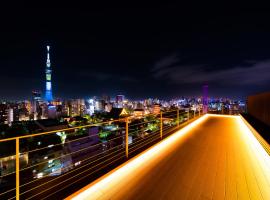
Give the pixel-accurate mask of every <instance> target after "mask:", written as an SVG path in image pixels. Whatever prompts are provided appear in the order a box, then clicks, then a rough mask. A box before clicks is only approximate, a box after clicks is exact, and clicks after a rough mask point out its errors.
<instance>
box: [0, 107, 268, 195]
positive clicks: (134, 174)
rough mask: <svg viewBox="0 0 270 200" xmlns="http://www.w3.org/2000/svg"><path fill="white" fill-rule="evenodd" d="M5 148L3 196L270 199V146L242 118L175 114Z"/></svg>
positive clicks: (27, 139)
mask: <svg viewBox="0 0 270 200" xmlns="http://www.w3.org/2000/svg"><path fill="white" fill-rule="evenodd" d="M146 118H147V119H146ZM97 127H98V128H97ZM59 138H60V139H61V140H59ZM5 143H7V144H8V146H7V147H14V148H13V149H12V148H11V150H10V155H8V156H6V157H5V158H2V159H1V165H3V162H6V160H7V159H8V160H9V163H11V164H13V166H14V169H12V168H10V171H9V172H6V173H2V175H1V176H0V199H15V198H16V199H19V198H21V199H57V198H58V199H59V198H60V199H61V198H67V199H99V200H100V199H225V198H226V199H270V156H269V155H270V147H269V144H268V143H267V142H265V140H264V139H263V138H262V137H261V136H260V135H259V133H257V132H256V131H255V130H254V129H253V128H252V127H251V126H250V125H249V123H248V122H247V121H246V120H245V119H244V118H243V117H242V116H230V115H213V114H205V115H203V116H200V113H195V112H194V113H192V112H191V113H189V112H188V113H186V112H180V111H179V110H172V111H166V112H162V113H160V114H158V115H154V116H147V117H144V118H138V119H132V118H124V119H119V120H113V121H108V122H100V123H98V124H90V125H84V126H80V127H74V128H68V129H63V130H57V131H50V132H45V133H38V134H33V135H25V136H21V137H16V138H8V139H2V140H0V145H2V146H3V144H5ZM26 147H27V148H26ZM30 147H31V148H30ZM5 159H6V160H5Z"/></svg>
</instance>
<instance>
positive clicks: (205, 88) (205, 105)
mask: <svg viewBox="0 0 270 200" xmlns="http://www.w3.org/2000/svg"><path fill="white" fill-rule="evenodd" d="M207 111H208V85H204V86H203V113H207Z"/></svg>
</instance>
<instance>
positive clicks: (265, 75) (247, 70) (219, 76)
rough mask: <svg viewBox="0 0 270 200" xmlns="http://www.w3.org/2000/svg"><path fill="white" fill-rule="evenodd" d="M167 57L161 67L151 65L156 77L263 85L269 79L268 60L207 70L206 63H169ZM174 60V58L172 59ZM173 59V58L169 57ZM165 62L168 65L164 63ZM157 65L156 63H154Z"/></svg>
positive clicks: (173, 81) (171, 80)
mask: <svg viewBox="0 0 270 200" xmlns="http://www.w3.org/2000/svg"><path fill="white" fill-rule="evenodd" d="M166 60H167V58H166V59H165V60H163V61H161V62H160V63H161V65H162V67H160V68H157V67H153V69H152V73H153V76H154V77H155V78H156V79H167V80H168V81H169V82H171V83H179V84H181V83H188V84H202V83H219V84H221V85H229V86H233V85H235V86H237V85H239V86H241V85H242V86H249V85H263V84H265V83H269V81H270V60H264V61H252V62H250V61H247V62H245V64H244V65H242V66H235V67H231V68H227V69H224V68H219V67H216V69H215V70H211V71H209V70H207V67H208V66H207V65H181V64H179V63H178V64H177V65H173V66H172V65H171V64H172V63H173V62H168V60H167V61H166ZM174 60H176V59H174ZM171 61H173V59H171ZM164 63H167V64H168V65H167V66H166V65H164ZM155 66H157V64H156V65H155Z"/></svg>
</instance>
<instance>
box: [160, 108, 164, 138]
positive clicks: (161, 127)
mask: <svg viewBox="0 0 270 200" xmlns="http://www.w3.org/2000/svg"><path fill="white" fill-rule="evenodd" d="M162 134H163V122H162V112H161V111H160V139H162Z"/></svg>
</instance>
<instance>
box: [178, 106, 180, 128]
mask: <svg viewBox="0 0 270 200" xmlns="http://www.w3.org/2000/svg"><path fill="white" fill-rule="evenodd" d="M179 123H180V122H179V108H177V127H179Z"/></svg>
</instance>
